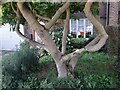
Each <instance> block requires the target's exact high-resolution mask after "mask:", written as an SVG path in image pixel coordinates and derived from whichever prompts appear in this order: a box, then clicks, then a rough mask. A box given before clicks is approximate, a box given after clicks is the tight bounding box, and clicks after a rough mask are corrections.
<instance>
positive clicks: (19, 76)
mask: <svg viewBox="0 0 120 90" xmlns="http://www.w3.org/2000/svg"><path fill="white" fill-rule="evenodd" d="M2 66H3V85H4V86H5V87H11V88H12V87H16V86H17V85H18V84H17V83H18V82H17V81H16V80H26V78H27V74H29V73H32V72H35V71H36V70H37V68H38V57H37V55H36V50H34V49H33V48H30V45H29V43H27V42H24V43H22V44H21V46H20V49H18V50H17V51H16V52H15V53H14V54H10V55H7V56H5V57H3V59H2ZM8 80H9V82H8ZM4 86H3V87H4Z"/></svg>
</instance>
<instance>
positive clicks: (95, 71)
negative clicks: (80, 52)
mask: <svg viewBox="0 0 120 90" xmlns="http://www.w3.org/2000/svg"><path fill="white" fill-rule="evenodd" d="M115 62H116V58H115V57H113V56H108V55H107V54H104V53H98V52H95V53H86V54H85V55H84V56H83V57H82V58H81V59H80V60H79V61H78V63H77V66H76V68H75V76H76V78H79V79H80V80H81V81H82V83H83V85H84V86H83V87H84V88H117V87H118V86H119V85H118V80H117V77H116V76H117V75H116V71H115V67H114V63H115Z"/></svg>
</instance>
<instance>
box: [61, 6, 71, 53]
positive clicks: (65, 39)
mask: <svg viewBox="0 0 120 90" xmlns="http://www.w3.org/2000/svg"><path fill="white" fill-rule="evenodd" d="M66 13H67V16H66V20H65V24H64V31H63V37H62V54H63V55H64V54H65V53H66V45H67V35H68V31H69V20H70V8H68V9H67V10H66Z"/></svg>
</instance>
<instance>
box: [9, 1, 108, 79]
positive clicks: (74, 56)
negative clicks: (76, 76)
mask: <svg viewBox="0 0 120 90" xmlns="http://www.w3.org/2000/svg"><path fill="white" fill-rule="evenodd" d="M93 2H95V0H88V1H87V2H86V3H82V4H85V6H84V13H85V15H86V17H87V18H88V19H89V21H91V23H92V24H93V25H94V26H95V27H96V31H97V32H98V35H97V37H96V38H95V39H94V40H93V41H91V42H90V43H89V44H88V45H86V46H85V47H84V48H81V49H77V50H76V51H74V52H72V53H69V54H65V52H66V40H67V34H68V31H69V20H70V15H71V12H70V9H71V8H70V7H71V3H70V2H69V1H67V0H66V2H64V3H62V5H61V7H60V8H58V10H56V12H55V14H54V15H53V16H52V17H51V18H50V17H49V18H48V17H43V16H41V15H38V14H36V13H34V12H33V11H32V10H31V9H30V7H29V6H28V5H27V4H26V3H25V2H17V5H16V7H15V5H12V4H11V6H12V9H13V11H14V12H15V14H16V16H17V23H16V27H15V30H16V32H17V34H18V35H19V36H20V37H21V38H23V39H24V40H27V41H29V42H30V43H31V44H33V45H35V46H39V47H41V48H43V49H45V50H46V51H47V52H48V53H49V54H50V55H51V56H52V57H53V59H54V61H55V64H56V67H57V71H58V77H59V78H63V77H67V76H68V73H69V71H68V68H70V67H71V68H72V70H74V68H75V66H76V64H77V61H78V59H79V58H80V57H81V56H83V55H84V54H85V52H95V51H98V50H99V49H101V47H102V46H103V45H104V44H105V43H106V40H107V38H108V35H107V33H106V32H105V29H104V27H103V26H102V24H101V23H100V22H99V21H98V20H97V19H96V18H95V17H94V15H93V14H92V12H91V7H92V4H93ZM52 3H53V2H52ZM53 4H54V3H53ZM78 4H80V2H79V3H78ZM82 4H80V5H82ZM15 8H17V9H15ZM64 12H66V14H65V15H66V18H65V20H61V19H60V18H59V17H60V16H61V15H62V14H63V13H64ZM36 16H37V17H38V18H39V19H44V20H46V21H47V22H46V23H45V25H41V24H40V23H39V21H38V19H36ZM22 17H24V18H25V20H26V21H27V23H28V24H29V25H30V26H31V27H32V29H34V30H35V31H36V33H37V34H38V36H39V37H40V38H41V40H42V43H40V42H37V41H33V40H30V39H28V38H27V37H26V36H24V35H23V34H22V33H21V32H20V31H19V25H20V20H21V18H22ZM55 23H64V31H63V37H62V50H61V51H60V50H59V49H58V48H57V46H56V44H55V42H54V41H53V40H52V38H51V36H50V35H49V31H50V28H51V27H52V26H53V25H54V24H55ZM66 61H69V66H70V67H67V66H66V63H65V62H66Z"/></svg>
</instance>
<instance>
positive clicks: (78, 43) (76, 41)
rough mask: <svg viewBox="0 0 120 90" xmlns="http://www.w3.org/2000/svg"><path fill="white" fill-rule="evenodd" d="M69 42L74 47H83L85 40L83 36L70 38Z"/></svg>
mask: <svg viewBox="0 0 120 90" xmlns="http://www.w3.org/2000/svg"><path fill="white" fill-rule="evenodd" d="M70 42H71V45H73V47H74V48H83V47H84V46H85V45H86V43H87V40H86V39H85V38H72V39H71V41H70Z"/></svg>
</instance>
